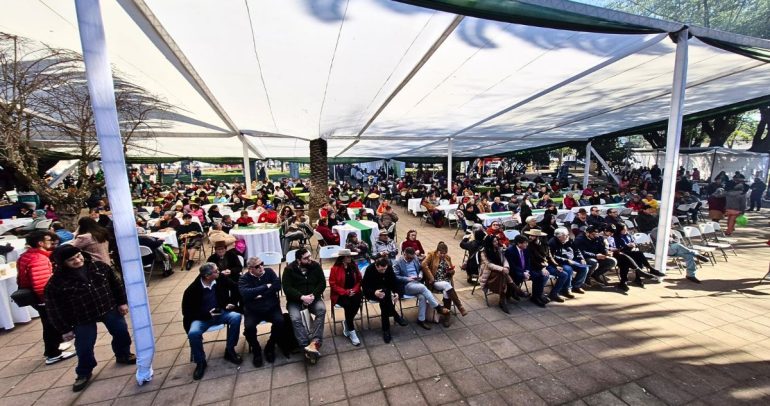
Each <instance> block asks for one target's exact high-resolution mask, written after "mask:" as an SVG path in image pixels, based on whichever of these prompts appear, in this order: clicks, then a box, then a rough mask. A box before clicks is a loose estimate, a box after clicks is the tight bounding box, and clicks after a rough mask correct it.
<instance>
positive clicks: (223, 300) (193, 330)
mask: <svg viewBox="0 0 770 406" xmlns="http://www.w3.org/2000/svg"><path fill="white" fill-rule="evenodd" d="M198 272H199V274H200V276H199V277H198V278H195V280H193V281H192V283H190V286H188V287H187V289H185V291H184V294H183V295H182V324H183V326H184V330H185V332H187V338H188V339H189V340H190V351H191V352H192V358H193V361H195V364H196V367H195V371H194V372H193V379H195V380H199V379H201V378H202V377H203V374H204V373H205V372H206V366H207V364H206V353H205V352H204V351H203V333H205V332H206V330H208V329H209V327H211V326H216V325H220V324H225V325H227V326H229V330H228V332H227V344H226V346H225V359H226V360H228V361H230V362H232V363H234V364H240V363H241V362H242V359H241V356H240V355H238V353H237V352H236V351H235V346H236V345H238V333H239V332H240V329H241V314H240V313H238V312H237V311H235V310H236V309H237V308H238V304H239V301H240V298H241V296H240V293H239V292H238V289H237V287H236V286H235V285H234V284H233V283H232V282H231V281H230V278H227V277H222V276H221V275H220V274H219V269H218V268H217V265H216V264H214V263H211V262H207V263H205V264H203V265H201V266H200V268H199V269H198Z"/></svg>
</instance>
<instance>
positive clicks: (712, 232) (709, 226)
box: [698, 222, 738, 256]
mask: <svg viewBox="0 0 770 406" xmlns="http://www.w3.org/2000/svg"><path fill="white" fill-rule="evenodd" d="M698 229H699V230H700V232H701V235H702V236H703V238H704V239H706V240H709V241H710V240H711V239H713V241H712V242H713V243H716V244H722V245H727V247H728V248H730V250H732V251H733V254H734V255H735V256H738V253H737V252H735V247H733V244H734V243H736V242H738V240H737V239H735V238H727V237H719V236H718V235H717V230H719V231H720V232H721V231H722V230H721V229H720V228H719V223H716V222H708V223H706V224H700V225H698Z"/></svg>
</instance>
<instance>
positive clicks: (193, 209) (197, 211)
mask: <svg viewBox="0 0 770 406" xmlns="http://www.w3.org/2000/svg"><path fill="white" fill-rule="evenodd" d="M190 214H191V215H193V216H195V217H197V218H198V221H200V223H201V224H206V216H205V215H204V214H203V209H201V207H200V205H198V203H190Z"/></svg>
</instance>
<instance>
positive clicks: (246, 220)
mask: <svg viewBox="0 0 770 406" xmlns="http://www.w3.org/2000/svg"><path fill="white" fill-rule="evenodd" d="M235 224H237V225H239V226H241V227H243V226H251V225H254V224H255V221H254V219H253V218H251V216H249V212H248V211H246V210H241V216H240V217H238V220H235Z"/></svg>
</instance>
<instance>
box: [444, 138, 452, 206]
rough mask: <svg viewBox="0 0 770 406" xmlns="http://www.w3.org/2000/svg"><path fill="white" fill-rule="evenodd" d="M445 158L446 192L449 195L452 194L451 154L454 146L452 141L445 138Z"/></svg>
mask: <svg viewBox="0 0 770 406" xmlns="http://www.w3.org/2000/svg"><path fill="white" fill-rule="evenodd" d="M447 141H448V143H447V144H448V145H447V158H446V162H447V163H446V190H447V192H449V194H450V195H451V194H452V153H453V152H454V151H453V149H454V145H453V144H452V139H451V138H447Z"/></svg>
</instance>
